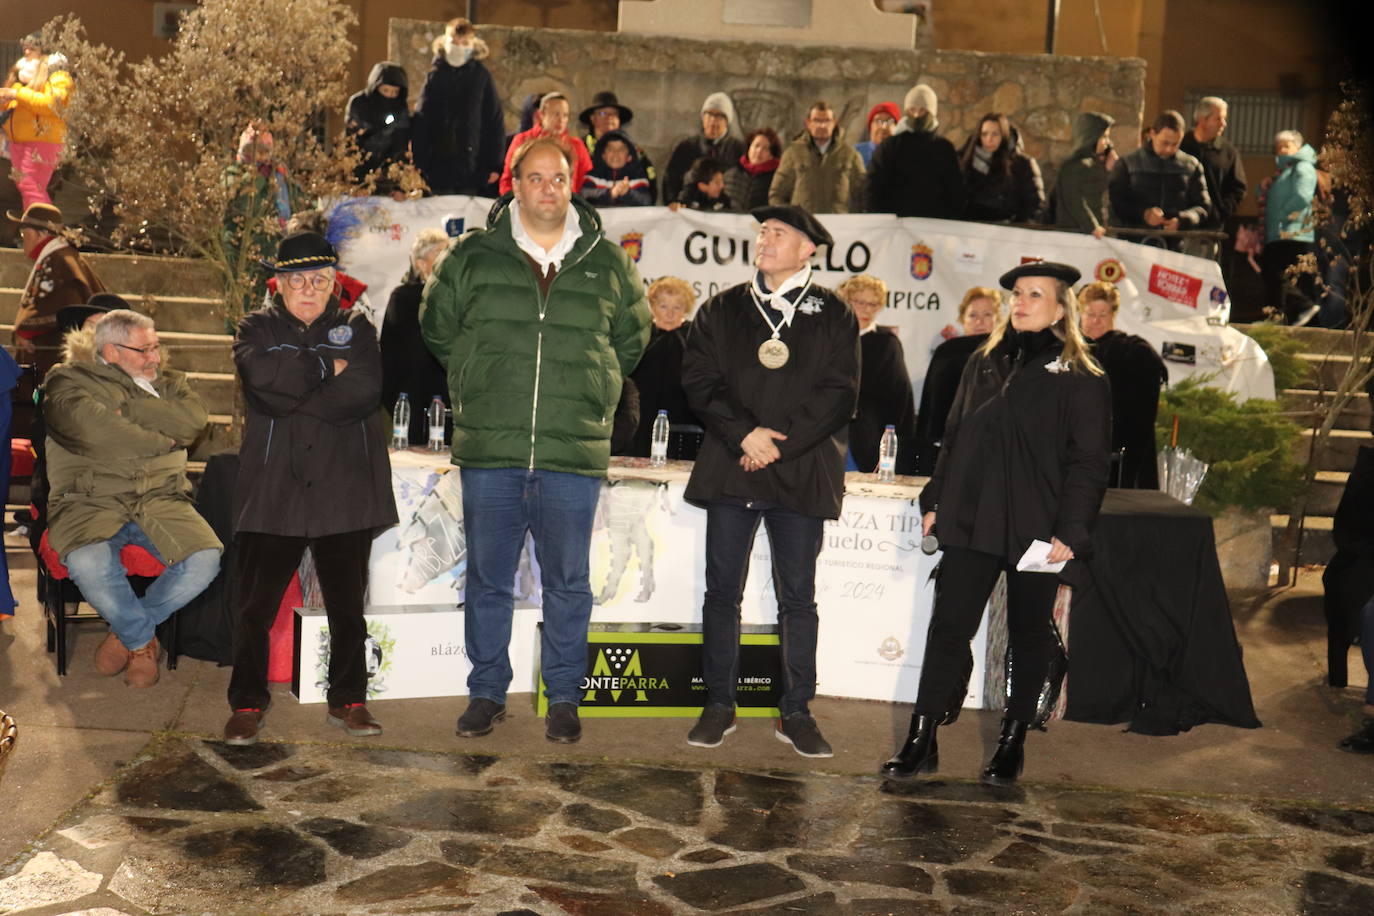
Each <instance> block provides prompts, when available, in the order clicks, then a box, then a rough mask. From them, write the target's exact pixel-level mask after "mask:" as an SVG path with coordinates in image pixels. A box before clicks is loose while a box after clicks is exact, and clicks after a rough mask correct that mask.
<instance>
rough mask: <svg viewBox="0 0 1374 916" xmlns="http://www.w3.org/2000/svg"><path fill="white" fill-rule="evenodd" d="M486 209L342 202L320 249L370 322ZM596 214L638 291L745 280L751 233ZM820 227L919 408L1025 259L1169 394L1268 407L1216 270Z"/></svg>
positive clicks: (978, 235)
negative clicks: (964, 311) (1136, 341)
mask: <svg viewBox="0 0 1374 916" xmlns="http://www.w3.org/2000/svg"><path fill="white" fill-rule="evenodd" d="M491 203H492V202H491V201H490V200H488V199H484V198H471V197H429V198H423V199H420V200H409V201H403V202H399V203H398V202H396V201H393V200H391V199H389V198H379V197H365V198H349V199H345V200H342V201H338V202H335V203H334V204H333V205H332V208H331V224H330V228H329V235H330V241H332V242H333V243H334V244H335V245H336V246H337V247H338V249H339V252H340V255H341V258H342V267H343V269H344V270H346V271H348V272H349V273H350V274H352V275H353V276H355V277H357V278H358V279H360V280H362V281H363V282H365V283H367V284H368V287H369V289H368V294H369V296H370V297H371V299H372V301H373V304H374V306H375V307H376V308H377V309H378V310H379V312H380V311H381V310H382V309H384V307H385V305H386V302H387V298H388V296H389V295H390V292H391V289H392V288H393V287H394V286H396V284H398V283H399V282H400V280H401V277H402V276H403V275H404V274H405V272H406V270H407V268H408V266H409V254H410V245H411V242H412V240H413V239H414V237H415V234H416V233H417V232H419V231H420V230H422V229H426V228H430V227H435V228H443V229H446V230H447V231H448V232H449V234H450V235H457V234H459V233H461V232H463V231H466V230H468V229H476V228H482V227H484V226H485V225H486V216H487V212H488V211H489V210H490V207H491ZM600 214H601V220H602V225H603V228H604V231H605V234H606V238H607V239H609V240H610V241H611V242H613V243H615V244H619V245H620V246H621V247H623V248H624V249H625V250H626V252H628V253H629V254H630V256H631V257H633V258H634V259H635V261H636V263H637V264H638V267H639V272H640V274H641V275H642V276H643V278H644V280H645V282H646V283H648V282H652V281H653V280H656V279H658V278H659V277H663V276H678V277H682V278H683V279H685V280H687V281H688V282H689V283H691V284H692V287H693V289H695V290H696V292H697V295H698V304H700V302H704V301H705V300H706V298H708V297H709V296H711V295H712V294H714V293H716V292H718V291H719V290H721V289H724V288H726V287H729V286H733V285H734V284H736V283H740V282H743V281H744V280H746V279H747V278H748V277H749V275H750V271H751V269H752V267H751V264H752V257H753V251H752V249H753V242H754V236H755V234H756V232H757V228H758V226H757V224H756V223H755V222H754V220H753V219H752V218H751V217H749V216H747V215H744V214H733V213H702V212H699V211H694V210H678V211H677V212H673V211H670V210H668V209H666V208H664V207H622V208H617V209H606V210H601V211H600ZM821 221H822V222H823V223H824V224H825V226H826V228H827V229H829V230H830V232H831V234H832V235H833V236H834V238H835V244H834V245H833V246H831V247H830V248H829V249H822V250H821V251H819V252H817V254H816V258H815V260H814V262H813V263H814V266H815V269H816V271H817V276H816V279H817V281H818V282H820V283H822V284H824V285H826V286H830V287H832V288H833V287H836V286H838V285H839V284H840V283H841V282H842V281H843V280H844V279H845V278H846V277H849V276H851V275H853V274H856V273H868V274H872V275H874V276H876V277H878V278H880V279H882V280H883V281H884V282H885V283H886V284H887V286H888V307H887V309H886V310H884V311H883V312H882V313H881V314H880V315H879V317H878V323H879V324H882V325H886V326H889V327H892V328H893V329H894V330H895V331H896V332H897V334H898V335H899V337H900V338H901V340H902V344H903V346H904V348H905V350H906V359H907V365H908V368H909V369H910V372H911V377H912V380H913V382H915V383H916V384H917V385H918V389H917V390H918V394H919V382H920V379H922V378H924V377H925V369H926V365H927V363H928V362H929V360H930V354H931V351H932V350H934V348H935V347H936V346H937V345H938V344H939V343H940V342H941V341H942V340H944V339H946V338H947V337H951V336H956V335H957V334H958V333H959V325H958V320H957V319H958V309H959V301H960V300H961V299H962V298H963V295H964V292H965V291H966V290H967V289H968V288H969V287H972V286H990V287H994V288H995V287H997V285H998V284H997V278H998V277H999V276H1000V275H1001V274H1002V273H1003V272H1004V271H1007V270H1009V269H1011V268H1012V267H1015V266H1016V265H1018V264H1021V263H1023V262H1025V261H1027V260H1031V259H1035V260H1046V261H1061V262H1063V263H1066V264H1072V265H1074V266H1075V267H1077V268H1078V269H1079V270H1080V271H1081V272H1082V274H1083V282H1085V283H1086V282H1088V281H1090V280H1094V279H1099V280H1110V281H1111V282H1113V283H1115V284H1117V286H1118V287H1119V288H1120V289H1121V294H1122V296H1121V301H1122V305H1121V313H1120V315H1119V316H1118V319H1117V327H1118V328H1119V329H1120V330H1123V331H1126V332H1128V333H1131V334H1138V335H1140V336H1141V337H1143V338H1145V339H1146V340H1147V341H1149V342H1150V343H1151V344H1152V345H1154V347H1155V348H1156V349H1157V350H1158V351H1160V352H1161V353H1163V354H1165V362H1166V364H1167V365H1168V367H1169V378H1170V381H1171V382H1178V381H1180V380H1182V379H1183V378H1186V377H1188V376H1192V375H1199V374H1204V375H1214V376H1215V381H1214V382H1213V384H1215V385H1217V386H1218V387H1221V388H1224V389H1226V390H1228V391H1234V392H1236V393H1237V394H1238V395H1240V396H1241V398H1250V397H1260V398H1272V397H1274V377H1273V372H1272V371H1271V370H1270V368H1269V363H1268V360H1267V359H1266V358H1265V356H1264V353H1263V351H1261V350H1260V348H1259V347H1258V346H1257V345H1256V344H1255V343H1254V341H1252V340H1251V339H1250V338H1249V337H1247V336H1245V335H1244V334H1241V333H1240V332H1239V331H1236V330H1235V329H1233V328H1230V327H1227V326H1226V321H1227V318H1228V317H1229V312H1230V302H1229V299H1228V297H1227V293H1226V287H1225V284H1224V281H1223V280H1222V277H1221V269H1220V267H1219V265H1218V264H1217V263H1216V262H1215V261H1209V260H1206V259H1203V258H1197V257H1192V256H1189V255H1184V254H1178V253H1177V252H1172V251H1166V250H1164V249H1161V248H1154V247H1148V246H1144V245H1138V244H1135V243H1133V242H1127V241H1122V240H1120V239H1110V238H1107V239H1095V238H1093V237H1092V236H1089V235H1080V234H1077V233H1068V232H1041V231H1036V230H1031V229H1018V228H1015V227H1011V226H997V225H988V224H984V223H964V222H951V221H947V220H931V219H898V218H897V217H895V216H890V215H885V214H844V215H826V216H822V217H821Z"/></svg>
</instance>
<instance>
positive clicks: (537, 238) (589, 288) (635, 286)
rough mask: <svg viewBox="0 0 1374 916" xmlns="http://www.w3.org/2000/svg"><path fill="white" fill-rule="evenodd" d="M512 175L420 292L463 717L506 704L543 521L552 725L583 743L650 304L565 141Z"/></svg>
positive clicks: (541, 145)
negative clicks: (600, 598) (608, 515)
mask: <svg viewBox="0 0 1374 916" xmlns="http://www.w3.org/2000/svg"><path fill="white" fill-rule="evenodd" d="M579 148H580V149H581V150H582V152H583V154H584V155H585V153H586V147H583V146H581V145H580V144H579ZM511 176H512V191H513V194H512V196H511V197H509V198H502V199H501V200H500V201H498V202H497V204H496V205H495V206H494V207H493V208H492V211H491V213H490V215H488V217H487V226H486V228H485V229H479V230H476V231H473V232H469V233H467V234H466V235H463V236H461V237H460V238H458V239H456V240H455V241H454V242H453V243H452V245H451V246H450V248H449V249H448V252H447V254H445V255H444V256H443V258H442V259H441V260H440V261H439V263H438V264H437V266H436V267H435V269H434V275H433V277H431V279H430V281H429V284H428V285H427V286H426V288H425V293H424V300H423V302H422V303H421V306H420V329H421V332H422V333H423V334H424V338H425V343H426V344H427V345H428V346H429V348H430V350H431V351H432V352H433V353H434V355H435V356H436V357H438V359H439V362H441V363H443V364H444V367H445V369H446V370H447V371H448V383H449V391H450V394H451V396H452V402H453V456H452V457H453V463H454V464H456V465H458V466H459V467H460V468H461V471H460V474H461V478H462V492H463V525H464V529H465V534H466V536H467V551H468V553H467V562H468V567H467V596H466V597H467V603H466V606H465V608H464V615H463V616H464V621H463V625H464V635H465V653H466V655H467V658H468V661H469V662H471V664H472V670H471V672H470V673H469V674H468V682H467V686H468V697H469V702H468V708H467V710H466V711H465V712H464V713H463V715H462V716H461V717H460V718H459V719H458V724H457V728H456V732H457V734H458V735H459V736H461V737H466V738H471V737H478V736H480V735H485V734H488V733H490V732H491V730H492V729H493V727H494V726H495V724H496V723H497V722H499V721H501V720H502V719H504V718H505V716H506V692H507V689H508V688H509V686H510V680H511V676H512V671H511V664H510V635H511V620H512V616H513V610H514V595H513V589H512V586H513V583H514V582H515V571H516V567H517V564H518V562H519V559H520V552H521V549H522V548H523V546H524V543H525V535H526V532H528V533H530V534H531V535H532V536H533V538H534V544H535V548H536V549H537V550H538V556H539V571H540V576H541V581H542V583H543V589H544V600H543V614H544V625H543V637H542V643H541V648H540V658H541V661H540V671H541V674H542V676H543V679H544V683H545V690H544V692H545V694H546V696H547V697H548V701H549V711H548V716H547V717H546V721H545V731H544V734H545V737H547V738H548V739H549V740H550V741H557V742H563V743H571V742H574V741H577V740H578V739H579V738H580V737H581V736H582V726H581V723H580V722H579V720H578V715H577V706H578V703H579V701H580V700H581V697H582V679H583V677H584V676H585V674H586V668H587V624H588V621H589V620H590V618H591V611H592V590H591V576H590V570H589V566H588V560H589V554H590V550H591V539H592V521H593V518H594V517H595V514H596V505H597V500H598V497H599V495H600V493H601V484H602V480H603V479H604V478H605V476H606V467H607V464H608V463H609V460H610V450H611V444H610V439H611V430H612V424H613V421H614V418H615V412H616V405H617V403H618V402H619V400H620V394H621V382H622V380H623V379H624V378H625V377H626V376H627V375H629V373H630V370H632V369H633V368H634V367H635V364H636V363H637V362H639V357H640V354H641V353H643V352H644V346H645V344H646V343H647V342H648V339H649V322H650V317H649V307H648V305H647V304H646V303H645V301H644V284H643V282H642V281H641V280H640V278H639V273H638V272H637V271H636V270H635V267H634V262H632V261H631V260H630V258H629V256H628V255H627V254H626V253H625V251H624V249H622V248H621V247H620V246H619V245H617V244H615V243H614V242H611V241H608V240H607V239H606V238H605V237H604V236H603V235H602V232H601V219H600V217H599V216H598V215H597V212H596V210H595V208H593V207H592V206H591V205H590V204H588V203H587V202H586V201H584V200H583V199H582V198H580V197H577V196H575V195H574V194H573V187H572V185H573V178H572V167H571V165H570V163H569V157H568V153H567V150H566V149H565V147H564V146H563V144H562V143H560V142H558V141H557V140H555V139H554V138H552V137H540V138H537V139H534V140H532V141H530V142H529V143H526V144H524V145H522V146H520V147H519V148H518V149H516V150H514V151H513V153H512V156H511Z"/></svg>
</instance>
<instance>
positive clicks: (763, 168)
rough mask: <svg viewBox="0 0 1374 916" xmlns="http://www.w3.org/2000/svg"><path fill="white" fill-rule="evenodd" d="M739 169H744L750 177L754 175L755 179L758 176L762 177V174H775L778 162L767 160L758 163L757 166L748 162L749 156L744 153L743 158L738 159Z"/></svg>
mask: <svg viewBox="0 0 1374 916" xmlns="http://www.w3.org/2000/svg"><path fill="white" fill-rule="evenodd" d="M739 167H740V168H742V169H744V170H745V171H746V172H748V173H749V174H750V175H754V176H756V177H757V176H759V175H762V174H763V173H764V172H776V171H777V170H778V160H777V159H767V160H764V161H763V162H760V163H759V164H758V165H755V164H754V163H752V162H750V161H749V154H748V153H746V154H744V155H743V156H740V157H739Z"/></svg>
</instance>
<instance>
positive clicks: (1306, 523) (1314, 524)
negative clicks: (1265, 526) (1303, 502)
mask: <svg viewBox="0 0 1374 916" xmlns="http://www.w3.org/2000/svg"><path fill="white" fill-rule="evenodd" d="M1335 521H1336V519H1335V517H1334V516H1330V515H1308V516H1305V517H1304V518H1303V520H1302V527H1303V530H1304V531H1330V530H1331V529H1332V526H1333V525H1334V524H1335ZM1269 524H1270V525H1271V526H1272V527H1274V528H1287V527H1288V516H1287V515H1271V516H1269Z"/></svg>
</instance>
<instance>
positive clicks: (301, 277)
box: [286, 274, 334, 290]
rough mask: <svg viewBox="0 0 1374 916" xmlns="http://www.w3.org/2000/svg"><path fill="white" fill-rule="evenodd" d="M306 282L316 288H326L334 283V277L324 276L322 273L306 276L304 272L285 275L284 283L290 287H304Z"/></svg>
mask: <svg viewBox="0 0 1374 916" xmlns="http://www.w3.org/2000/svg"><path fill="white" fill-rule="evenodd" d="M307 284H308V285H310V286H313V287H315V289H318V290H326V289H329V288H330V287H331V286H333V285H334V278H333V277H326V276H324V275H323V274H316V275H315V276H313V277H307V276H306V275H305V274H287V275H286V285H287V286H289V287H291V288H292V289H305V287H306V285H307Z"/></svg>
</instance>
